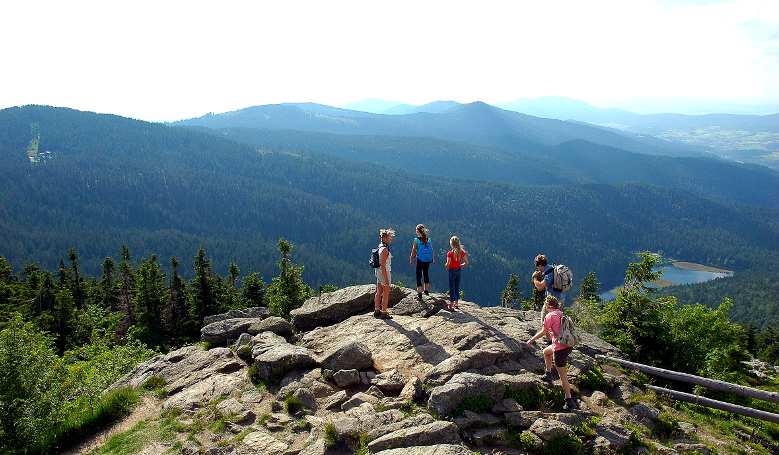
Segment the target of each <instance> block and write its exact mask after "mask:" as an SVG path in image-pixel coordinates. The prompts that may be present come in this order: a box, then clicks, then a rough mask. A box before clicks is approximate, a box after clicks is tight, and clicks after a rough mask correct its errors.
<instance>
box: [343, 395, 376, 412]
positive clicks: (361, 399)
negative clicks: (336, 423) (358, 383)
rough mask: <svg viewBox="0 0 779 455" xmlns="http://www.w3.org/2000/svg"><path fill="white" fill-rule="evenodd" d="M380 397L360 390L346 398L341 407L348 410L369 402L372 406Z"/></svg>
mask: <svg viewBox="0 0 779 455" xmlns="http://www.w3.org/2000/svg"><path fill="white" fill-rule="evenodd" d="M378 402H379V399H378V398H376V397H374V396H373V395H368V394H367V393H362V392H358V393H355V394H354V395H352V397H351V398H349V399H348V400H346V401H345V402H344V403H343V404H342V405H341V409H342V410H344V411H348V410H349V409H352V408H356V407H358V406H360V405H361V404H363V403H369V404H370V405H371V406H373V405H374V404H376V403H378Z"/></svg>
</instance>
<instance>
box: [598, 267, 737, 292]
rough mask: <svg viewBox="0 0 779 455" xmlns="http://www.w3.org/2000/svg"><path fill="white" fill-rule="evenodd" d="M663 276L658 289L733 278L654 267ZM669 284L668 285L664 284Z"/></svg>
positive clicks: (673, 268) (688, 270)
mask: <svg viewBox="0 0 779 455" xmlns="http://www.w3.org/2000/svg"><path fill="white" fill-rule="evenodd" d="M663 267H665V270H664V271H663V275H662V276H661V277H660V278H661V280H662V282H661V284H660V286H658V287H666V286H672V285H674V284H694V283H703V282H704V281H710V280H714V279H716V278H725V277H729V276H733V272H726V271H707V270H690V269H688V268H681V267H676V266H674V265H672V264H666V265H662V266H658V267H655V271H657V270H660V269H662V268H663ZM665 282H670V283H665ZM600 297H601V298H602V299H604V300H614V299H615V298H617V295H616V294H614V293H613V292H610V291H608V292H604V293H601V294H600Z"/></svg>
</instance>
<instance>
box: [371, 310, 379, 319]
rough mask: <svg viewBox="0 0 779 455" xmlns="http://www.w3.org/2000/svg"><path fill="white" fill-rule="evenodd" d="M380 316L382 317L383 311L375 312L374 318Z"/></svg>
mask: <svg viewBox="0 0 779 455" xmlns="http://www.w3.org/2000/svg"><path fill="white" fill-rule="evenodd" d="M379 316H381V310H376V311H374V312H373V317H374V318H377V317H379Z"/></svg>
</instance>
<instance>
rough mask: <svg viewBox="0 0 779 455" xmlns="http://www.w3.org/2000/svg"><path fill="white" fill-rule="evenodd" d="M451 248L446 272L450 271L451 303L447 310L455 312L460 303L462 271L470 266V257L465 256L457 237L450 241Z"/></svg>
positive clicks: (447, 258) (448, 304) (447, 257)
mask: <svg viewBox="0 0 779 455" xmlns="http://www.w3.org/2000/svg"><path fill="white" fill-rule="evenodd" d="M449 246H451V247H452V250H451V251H449V252H448V253H446V270H448V271H449V303H447V304H446V309H447V310H449V311H455V310H456V309H457V308H458V306H457V304H458V303H459V302H460V276H461V275H460V274H461V269H462V268H463V267H465V266H466V265H468V256H466V255H465V250H464V249H463V246H462V245H461V244H460V239H458V238H457V236H456V235H455V236H452V238H451V239H449Z"/></svg>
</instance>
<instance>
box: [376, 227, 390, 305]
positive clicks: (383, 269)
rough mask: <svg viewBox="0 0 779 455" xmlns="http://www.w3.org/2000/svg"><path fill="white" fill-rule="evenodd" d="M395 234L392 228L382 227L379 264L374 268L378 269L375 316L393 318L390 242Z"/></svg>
mask: <svg viewBox="0 0 779 455" xmlns="http://www.w3.org/2000/svg"><path fill="white" fill-rule="evenodd" d="M394 235H395V231H393V230H392V229H382V230H381V231H380V232H379V236H380V237H381V243H380V244H379V247H378V250H379V261H380V262H379V266H378V267H376V268H375V269H374V270H375V271H376V297H374V299H373V303H374V305H375V309H374V311H373V316H374V317H376V318H378V317H380V318H382V319H392V316H390V314H389V313H388V312H387V307H388V306H389V297H390V285H391V284H392V253H391V252H390V250H389V246H390V243H392V236H394Z"/></svg>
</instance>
